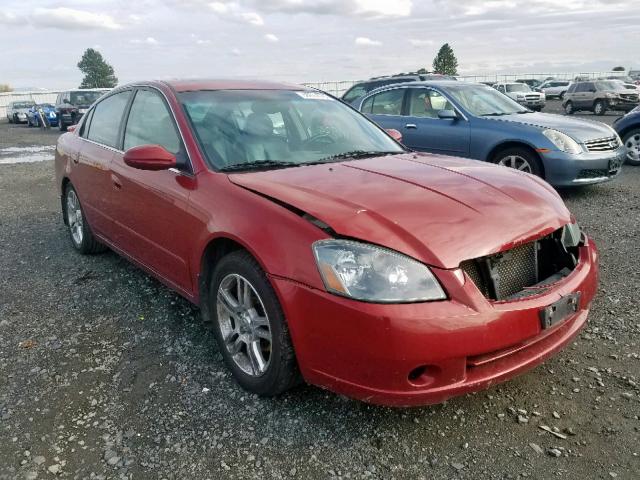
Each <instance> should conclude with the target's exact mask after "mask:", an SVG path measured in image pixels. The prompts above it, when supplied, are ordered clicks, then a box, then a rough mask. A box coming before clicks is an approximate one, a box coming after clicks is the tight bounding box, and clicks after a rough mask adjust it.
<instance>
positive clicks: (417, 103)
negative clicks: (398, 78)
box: [409, 88, 453, 118]
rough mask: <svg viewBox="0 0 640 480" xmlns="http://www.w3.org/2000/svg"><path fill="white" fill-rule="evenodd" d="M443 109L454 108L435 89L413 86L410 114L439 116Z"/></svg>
mask: <svg viewBox="0 0 640 480" xmlns="http://www.w3.org/2000/svg"><path fill="white" fill-rule="evenodd" d="M441 110H453V105H451V103H449V101H448V100H447V99H446V98H445V97H443V96H442V95H441V94H440V93H438V92H436V91H435V90H427V89H424V88H412V89H410V90H409V115H410V116H412V117H427V118H438V112H439V111H441Z"/></svg>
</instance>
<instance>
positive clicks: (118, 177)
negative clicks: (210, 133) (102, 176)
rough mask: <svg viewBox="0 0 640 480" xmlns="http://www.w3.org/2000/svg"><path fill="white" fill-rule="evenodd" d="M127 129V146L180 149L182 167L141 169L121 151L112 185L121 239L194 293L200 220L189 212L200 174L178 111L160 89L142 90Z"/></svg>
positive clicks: (114, 165)
mask: <svg viewBox="0 0 640 480" xmlns="http://www.w3.org/2000/svg"><path fill="white" fill-rule="evenodd" d="M123 133H124V138H123V145H124V146H123V150H124V151H126V150H127V149H129V148H132V147H135V146H139V145H161V146H163V147H164V148H165V149H167V150H168V151H169V152H171V153H174V154H176V157H178V158H179V159H180V160H181V163H182V167H181V168H180V169H172V170H161V171H148V170H139V169H136V168H133V167H130V166H128V165H126V164H125V163H124V155H123V154H122V153H116V154H115V156H114V158H113V162H112V171H113V175H112V177H113V178H112V184H113V190H114V194H115V195H116V196H117V198H118V199H119V201H118V202H117V214H116V221H117V222H118V227H119V235H120V239H119V241H118V244H119V246H121V247H122V248H123V249H124V250H125V251H126V252H127V253H129V254H131V255H132V256H133V257H134V258H135V259H137V260H138V261H140V262H141V263H143V264H145V265H146V266H147V267H149V268H151V269H152V270H154V271H155V272H157V273H159V274H160V275H161V276H162V277H164V278H165V279H167V280H169V281H170V282H171V283H172V284H173V285H174V286H175V287H178V288H179V289H182V290H183V291H186V292H191V291H193V286H192V285H191V277H190V272H189V268H188V264H189V254H190V250H189V245H191V244H192V243H193V242H191V241H190V239H192V238H194V235H195V232H196V231H197V225H198V224H199V223H198V220H197V219H196V218H195V217H193V216H192V215H190V214H189V212H188V203H189V194H190V191H191V190H192V189H193V188H195V183H196V179H195V177H194V176H192V175H191V173H190V166H189V165H188V160H187V155H186V153H185V148H184V145H183V144H182V141H181V139H180V136H179V134H178V130H177V127H176V125H175V122H174V119H173V114H172V113H171V111H170V109H169V108H168V106H167V104H166V102H165V100H164V98H163V96H162V95H161V94H160V93H159V92H158V91H156V90H154V89H139V90H138V91H137V93H136V95H135V98H134V100H133V103H132V104H131V110H130V113H129V116H128V119H127V122H126V125H125V127H124V132H123Z"/></svg>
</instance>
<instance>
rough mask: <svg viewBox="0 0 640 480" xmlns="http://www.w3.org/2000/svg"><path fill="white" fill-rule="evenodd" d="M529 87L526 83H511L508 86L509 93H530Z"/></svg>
mask: <svg viewBox="0 0 640 480" xmlns="http://www.w3.org/2000/svg"><path fill="white" fill-rule="evenodd" d="M530 91H531V89H530V88H529V85H525V84H524V83H511V84H509V85H507V92H530Z"/></svg>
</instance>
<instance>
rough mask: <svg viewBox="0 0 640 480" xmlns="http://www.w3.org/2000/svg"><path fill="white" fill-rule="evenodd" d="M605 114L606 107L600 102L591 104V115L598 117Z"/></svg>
mask: <svg viewBox="0 0 640 480" xmlns="http://www.w3.org/2000/svg"><path fill="white" fill-rule="evenodd" d="M606 112H607V107H606V106H605V104H604V102H603V101H601V100H598V101H597V102H596V103H594V104H593V113H594V114H596V115H598V116H602V115H604V114H605V113H606Z"/></svg>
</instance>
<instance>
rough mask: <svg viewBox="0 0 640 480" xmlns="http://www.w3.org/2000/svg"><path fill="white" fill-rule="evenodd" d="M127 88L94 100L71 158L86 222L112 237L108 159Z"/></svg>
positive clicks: (114, 149) (114, 147)
mask: <svg viewBox="0 0 640 480" xmlns="http://www.w3.org/2000/svg"><path fill="white" fill-rule="evenodd" d="M130 96H131V90H125V91H123V92H119V93H116V94H114V95H111V96H109V97H107V98H105V99H104V100H102V101H101V102H100V103H98V104H97V105H96V106H95V107H94V108H93V109H92V110H91V112H90V115H89V116H87V121H85V122H84V123H83V124H82V126H81V130H80V132H79V133H80V138H81V139H82V141H81V142H79V145H80V148H79V149H78V151H77V152H75V153H74V154H73V155H74V156H73V157H72V162H73V163H74V168H73V178H72V181H73V184H74V187H76V190H77V191H78V195H79V197H80V201H81V202H82V206H83V207H84V210H85V214H86V216H87V220H88V221H89V225H91V227H92V228H93V229H94V231H95V232H96V233H98V234H100V235H102V236H104V237H106V238H107V239H109V240H112V239H113V222H112V219H113V214H114V212H113V198H112V189H111V168H110V167H111V160H112V158H113V155H114V153H116V152H117V147H118V136H119V127H120V124H121V121H122V117H123V115H124V112H125V109H126V106H127V103H128V101H129V98H130Z"/></svg>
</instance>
